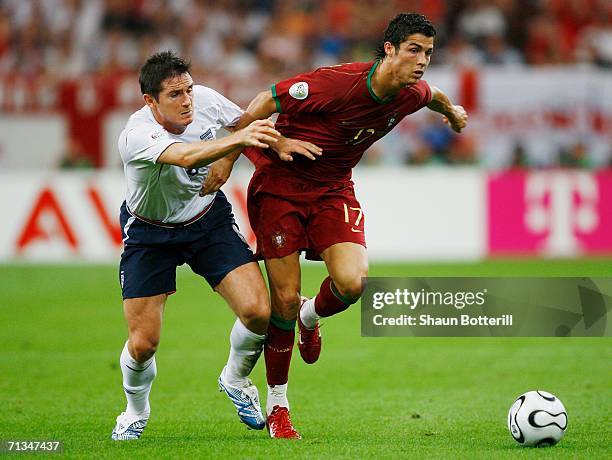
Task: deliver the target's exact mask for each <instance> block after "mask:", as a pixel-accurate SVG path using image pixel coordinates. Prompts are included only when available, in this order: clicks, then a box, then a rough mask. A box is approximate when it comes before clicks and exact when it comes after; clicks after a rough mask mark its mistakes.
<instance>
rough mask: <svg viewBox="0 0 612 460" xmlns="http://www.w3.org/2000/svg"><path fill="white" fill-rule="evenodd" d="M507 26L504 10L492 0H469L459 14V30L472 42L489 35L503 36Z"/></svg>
mask: <svg viewBox="0 0 612 460" xmlns="http://www.w3.org/2000/svg"><path fill="white" fill-rule="evenodd" d="M506 28H507V25H506V18H505V16H504V14H503V13H502V10H501V9H500V8H499V7H498V6H497V5H496V4H495V2H493V1H491V0H469V1H468V2H467V7H466V8H465V10H463V12H462V13H461V14H460V16H459V32H460V33H461V34H463V35H464V36H465V37H467V38H468V40H470V41H471V42H472V43H476V42H477V41H478V40H480V39H481V38H483V37H485V36H488V35H497V36H503V35H504V34H505V33H506Z"/></svg>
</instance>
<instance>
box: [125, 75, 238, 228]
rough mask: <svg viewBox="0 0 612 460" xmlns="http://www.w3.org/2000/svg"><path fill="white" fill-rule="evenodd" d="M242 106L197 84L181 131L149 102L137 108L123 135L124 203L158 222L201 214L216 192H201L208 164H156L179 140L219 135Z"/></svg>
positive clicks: (235, 116) (235, 118)
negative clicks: (158, 116)
mask: <svg viewBox="0 0 612 460" xmlns="http://www.w3.org/2000/svg"><path fill="white" fill-rule="evenodd" d="M241 115H242V109H240V107H238V106H237V105H236V104H234V103H233V102H231V101H230V100H228V99H226V98H225V97H223V96H222V95H221V94H219V93H217V92H216V91H214V90H212V89H210V88H207V87H205V86H200V85H194V87H193V121H192V122H191V123H190V124H189V126H187V129H186V130H185V131H184V132H183V133H182V134H172V133H169V132H168V131H166V130H165V129H164V128H163V126H162V125H160V124H159V123H158V122H157V121H156V120H155V118H154V117H153V113H152V112H151V109H150V108H149V107H148V106H146V105H145V106H144V107H143V108H142V109H140V110H138V111H137V112H134V113H133V114H132V116H131V117H130V119H129V120H128V122H127V124H126V125H125V128H124V129H123V131H122V132H121V135H120V136H119V142H118V145H119V153H120V154H121V159H122V160H123V165H124V166H123V168H124V171H125V178H126V180H127V196H126V203H127V207H128V210H129V211H130V212H131V213H133V214H135V215H136V216H141V217H143V218H145V219H148V220H151V221H154V222H160V223H170V224H176V223H182V222H187V221H189V220H191V219H193V218H194V217H196V216H197V215H198V214H200V213H202V212H203V211H204V209H206V208H207V206H208V205H209V204H210V203H212V201H213V200H214V199H215V194H214V193H213V194H210V195H206V196H204V197H200V196H199V192H200V189H201V188H202V182H203V181H204V179H205V178H206V175H207V174H208V167H202V168H198V169H189V170H187V169H185V168H181V167H180V166H173V165H168V164H161V163H157V159H158V158H159V156H160V155H161V154H162V153H163V151H164V150H165V149H166V148H168V146H170V145H171V144H174V143H175V142H199V141H203V140H204V141H206V140H212V139H215V138H216V134H217V131H218V130H219V129H221V128H224V127H231V126H233V125H235V124H236V122H237V121H238V119H239V118H240V116H241Z"/></svg>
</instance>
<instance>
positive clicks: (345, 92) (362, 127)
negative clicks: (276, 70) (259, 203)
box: [246, 61, 431, 182]
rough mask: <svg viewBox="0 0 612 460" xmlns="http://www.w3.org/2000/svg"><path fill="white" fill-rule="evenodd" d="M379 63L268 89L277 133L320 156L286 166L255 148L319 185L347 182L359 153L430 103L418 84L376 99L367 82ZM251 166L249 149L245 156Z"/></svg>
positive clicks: (276, 164)
mask: <svg viewBox="0 0 612 460" xmlns="http://www.w3.org/2000/svg"><path fill="white" fill-rule="evenodd" d="M379 62H380V61H375V62H356V63H349V64H340V65H335V66H331V67H322V68H320V69H317V70H315V71H313V72H309V73H305V74H301V75H297V76H295V77H293V78H289V79H287V80H283V81H281V82H279V83H277V84H275V85H273V86H272V96H273V97H274V100H275V101H276V108H277V111H278V112H279V114H280V115H279V117H278V120H277V121H276V129H277V130H278V131H280V132H281V133H282V134H283V135H284V136H286V137H292V138H294V139H300V140H304V141H308V142H312V143H313V144H316V145H318V146H319V147H321V148H322V149H323V155H322V156H321V157H319V158H317V159H316V160H315V161H312V160H309V159H307V158H304V157H303V156H301V155H295V156H294V157H293V158H294V161H292V162H284V161H282V160H280V159H279V158H278V155H277V154H276V153H275V152H273V151H271V150H270V149H267V150H263V151H262V150H258V149H255V150H258V152H257V153H259V154H263V155H264V156H265V157H266V158H267V160H269V161H265V163H266V164H267V165H268V167H271V168H273V169H275V170H276V169H277V168H281V169H282V171H283V172H284V173H285V174H291V175H297V176H299V177H302V178H306V179H309V180H313V181H317V182H345V181H349V180H350V178H351V170H352V169H353V167H354V166H355V165H356V164H357V163H358V162H359V160H360V159H361V157H362V156H363V153H364V152H365V151H366V150H367V149H368V147H370V146H371V145H372V144H373V143H374V142H376V141H377V140H378V139H380V138H381V137H383V136H384V135H385V134H387V133H388V132H389V131H391V129H393V127H394V126H395V125H396V124H397V123H399V122H400V120H402V119H403V118H404V117H405V116H406V115H409V114H411V113H414V112H416V111H417V110H419V109H421V108H423V107H424V106H426V105H427V104H429V103H430V102H431V89H430V88H429V85H428V84H427V82H425V81H423V80H420V81H419V82H417V83H416V84H414V85H411V86H409V87H406V88H402V89H401V90H400V92H399V93H398V94H397V95H396V96H395V97H392V98H387V99H384V100H382V99H380V98H379V97H378V96H376V94H374V91H373V90H372V85H371V79H372V75H373V74H374V71H375V70H376V67H377V66H378V64H379ZM246 153H247V156H248V157H249V158H251V159H252V160H255V161H254V163H256V164H258V163H259V161H257V159H256V158H255V155H254V154H255V153H256V152H254V151H253V149H251V151H250V152H246Z"/></svg>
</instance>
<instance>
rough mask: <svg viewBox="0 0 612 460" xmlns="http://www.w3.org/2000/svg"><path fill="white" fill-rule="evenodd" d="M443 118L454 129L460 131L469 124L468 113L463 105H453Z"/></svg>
mask: <svg viewBox="0 0 612 460" xmlns="http://www.w3.org/2000/svg"><path fill="white" fill-rule="evenodd" d="M442 119H443V120H444V123H446V124H447V125H448V126H450V127H451V128H452V130H453V131H455V132H456V133H460V132H461V130H462V129H463V128H465V127H466V126H467V120H468V115H467V112H466V111H465V109H464V108H463V107H462V106H460V105H453V106H452V107H451V109H450V111H448V112H447V113H446V116H445V117H442Z"/></svg>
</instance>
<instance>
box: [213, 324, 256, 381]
mask: <svg viewBox="0 0 612 460" xmlns="http://www.w3.org/2000/svg"><path fill="white" fill-rule="evenodd" d="M265 340H266V335H265V334H261V335H260V334H256V333H255V332H252V331H249V330H248V329H247V328H246V326H245V325H244V324H242V322H241V321H240V319H238V318H236V322H235V323H234V327H233V328H232V332H231V333H230V345H231V347H230V353H229V358H228V359H227V365H226V366H225V369H224V371H223V380H225V381H226V382H227V383H229V384H230V385H232V386H235V387H244V386H247V384H248V381H247V377H248V375H249V374H250V373H251V371H252V370H253V367H255V363H256V362H257V359H258V358H259V355H260V354H261V352H262V350H263V344H264V341H265Z"/></svg>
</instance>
